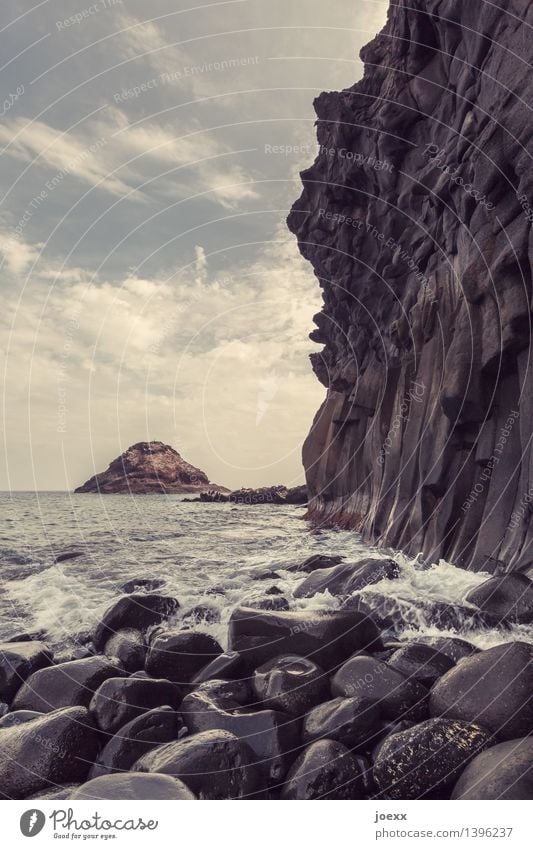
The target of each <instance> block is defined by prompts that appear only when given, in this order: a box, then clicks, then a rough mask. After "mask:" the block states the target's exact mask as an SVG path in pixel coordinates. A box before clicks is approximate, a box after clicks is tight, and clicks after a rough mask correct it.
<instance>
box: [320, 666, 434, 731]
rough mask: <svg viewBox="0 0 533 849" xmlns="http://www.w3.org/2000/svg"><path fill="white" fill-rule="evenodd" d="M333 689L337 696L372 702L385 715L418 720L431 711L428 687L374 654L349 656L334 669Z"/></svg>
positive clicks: (386, 716)
mask: <svg viewBox="0 0 533 849" xmlns="http://www.w3.org/2000/svg"><path fill="white" fill-rule="evenodd" d="M331 692H332V694H333V695H334V696H348V697H350V698H352V697H354V696H355V697H359V698H364V699H365V700H366V701H369V702H372V703H373V704H375V705H377V706H378V708H379V711H380V714H381V716H382V717H383V719H407V720H413V721H415V722H418V721H420V720H422V719H426V717H427V715H428V704H427V703H428V690H427V689H426V687H424V686H423V685H422V684H421V683H420V682H419V681H417V680H416V679H415V678H409V677H408V676H407V675H404V673H403V672H400V671H399V670H398V669H395V668H394V667H393V666H389V664H388V663H384V662H383V661H382V660H378V659H377V658H374V657H368V656H366V657H365V656H364V655H359V656H356V657H352V658H350V660H348V661H347V662H346V663H345V664H344V665H343V666H341V668H340V669H339V670H338V671H337V672H336V673H335V675H334V677H333V679H332V681H331Z"/></svg>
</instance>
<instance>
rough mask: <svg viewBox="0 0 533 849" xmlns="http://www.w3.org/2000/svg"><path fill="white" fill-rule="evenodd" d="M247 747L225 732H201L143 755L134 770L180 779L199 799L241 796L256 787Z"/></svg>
mask: <svg viewBox="0 0 533 849" xmlns="http://www.w3.org/2000/svg"><path fill="white" fill-rule="evenodd" d="M254 760H255V757H254V754H253V752H252V751H251V749H250V747H249V746H248V745H247V744H246V743H245V742H243V741H242V740H239V738H238V737H236V736H235V735H234V734H231V733H230V732H229V731H219V730H217V731H205V732H203V733H200V734H195V735H194V736H192V737H185V738H184V739H183V740H178V741H176V742H174V743H166V744H165V745H164V746H158V747H157V748H156V749H152V751H151V752H148V754H146V755H143V756H142V758H140V760H138V761H137V763H136V764H135V766H134V770H135V771H136V772H137V771H138V772H148V773H160V774H163V775H172V776H174V777H175V778H179V779H181V780H182V781H183V782H184V783H185V784H186V785H187V787H189V789H190V790H192V792H193V793H194V794H195V795H196V796H198V798H199V799H245V798H249V797H250V796H253V795H254V794H255V793H256V792H257V791H258V790H259V788H260V783H259V777H260V776H259V771H258V768H257V766H256V765H255V764H254Z"/></svg>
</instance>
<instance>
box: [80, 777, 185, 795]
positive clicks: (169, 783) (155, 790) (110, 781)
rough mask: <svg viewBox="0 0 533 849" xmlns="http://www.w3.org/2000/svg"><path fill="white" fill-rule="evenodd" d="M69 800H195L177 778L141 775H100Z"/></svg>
mask: <svg viewBox="0 0 533 849" xmlns="http://www.w3.org/2000/svg"><path fill="white" fill-rule="evenodd" d="M70 799H117V800H118V799H125V800H128V799H129V800H131V799H138V800H140V801H144V800H147V799H180V800H188V801H191V800H194V799H196V796H195V795H194V793H191V791H190V790H189V788H188V787H187V785H186V784H184V783H183V781H180V780H179V778H173V777H172V776H170V775H149V774H148V775H143V774H142V773H139V772H124V773H121V774H120V775H101V776H100V777H99V778H93V779H92V781H88V782H87V783H86V784H82V785H81V787H78V788H77V789H76V790H74V792H73V793H72V794H71V795H70Z"/></svg>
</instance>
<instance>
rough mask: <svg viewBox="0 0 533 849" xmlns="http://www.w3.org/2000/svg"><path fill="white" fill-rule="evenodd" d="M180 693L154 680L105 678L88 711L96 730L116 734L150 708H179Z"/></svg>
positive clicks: (164, 681)
mask: <svg viewBox="0 0 533 849" xmlns="http://www.w3.org/2000/svg"><path fill="white" fill-rule="evenodd" d="M180 701H181V694H180V691H179V690H178V688H177V687H176V686H175V685H174V684H172V683H171V682H170V681H166V680H164V679H163V680H162V679H154V678H144V679H143V678H133V677H130V678H108V679H107V680H106V681H104V682H103V684H101V685H100V687H98V689H97V690H96V692H95V694H94V696H93V697H92V700H91V704H90V707H89V712H90V714H91V716H92V718H93V719H94V721H95V723H96V725H97V726H98V728H100V729H101V731H105V732H106V733H107V734H115V733H116V732H117V731H118V730H119V729H120V728H121V727H122V726H123V725H125V724H126V723H127V722H131V721H132V720H133V719H136V717H138V716H141V715H142V714H143V713H146V712H147V711H149V710H153V708H158V707H162V706H163V705H168V706H169V707H172V708H177V707H179V704H180Z"/></svg>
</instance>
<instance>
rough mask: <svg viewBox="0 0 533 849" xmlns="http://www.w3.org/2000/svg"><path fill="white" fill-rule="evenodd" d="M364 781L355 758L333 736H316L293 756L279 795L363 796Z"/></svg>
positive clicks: (292, 797) (314, 796) (306, 797)
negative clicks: (295, 757) (294, 758)
mask: <svg viewBox="0 0 533 849" xmlns="http://www.w3.org/2000/svg"><path fill="white" fill-rule="evenodd" d="M364 792H365V788H364V781H363V775H362V771H361V767H360V766H359V764H358V762H357V760H356V758H355V757H354V756H353V755H352V754H351V753H350V751H349V750H348V749H347V748H346V746H343V745H342V743H338V742H337V741H336V740H318V741H317V742H316V743H312V744H311V745H310V746H308V747H307V748H306V749H305V750H304V751H303V752H302V754H301V755H300V756H299V757H298V758H297V759H296V761H295V762H294V764H293V765H292V767H291V769H290V770H289V773H288V775H287V778H286V781H285V784H284V785H283V789H282V791H281V798H282V799H363V798H364Z"/></svg>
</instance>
